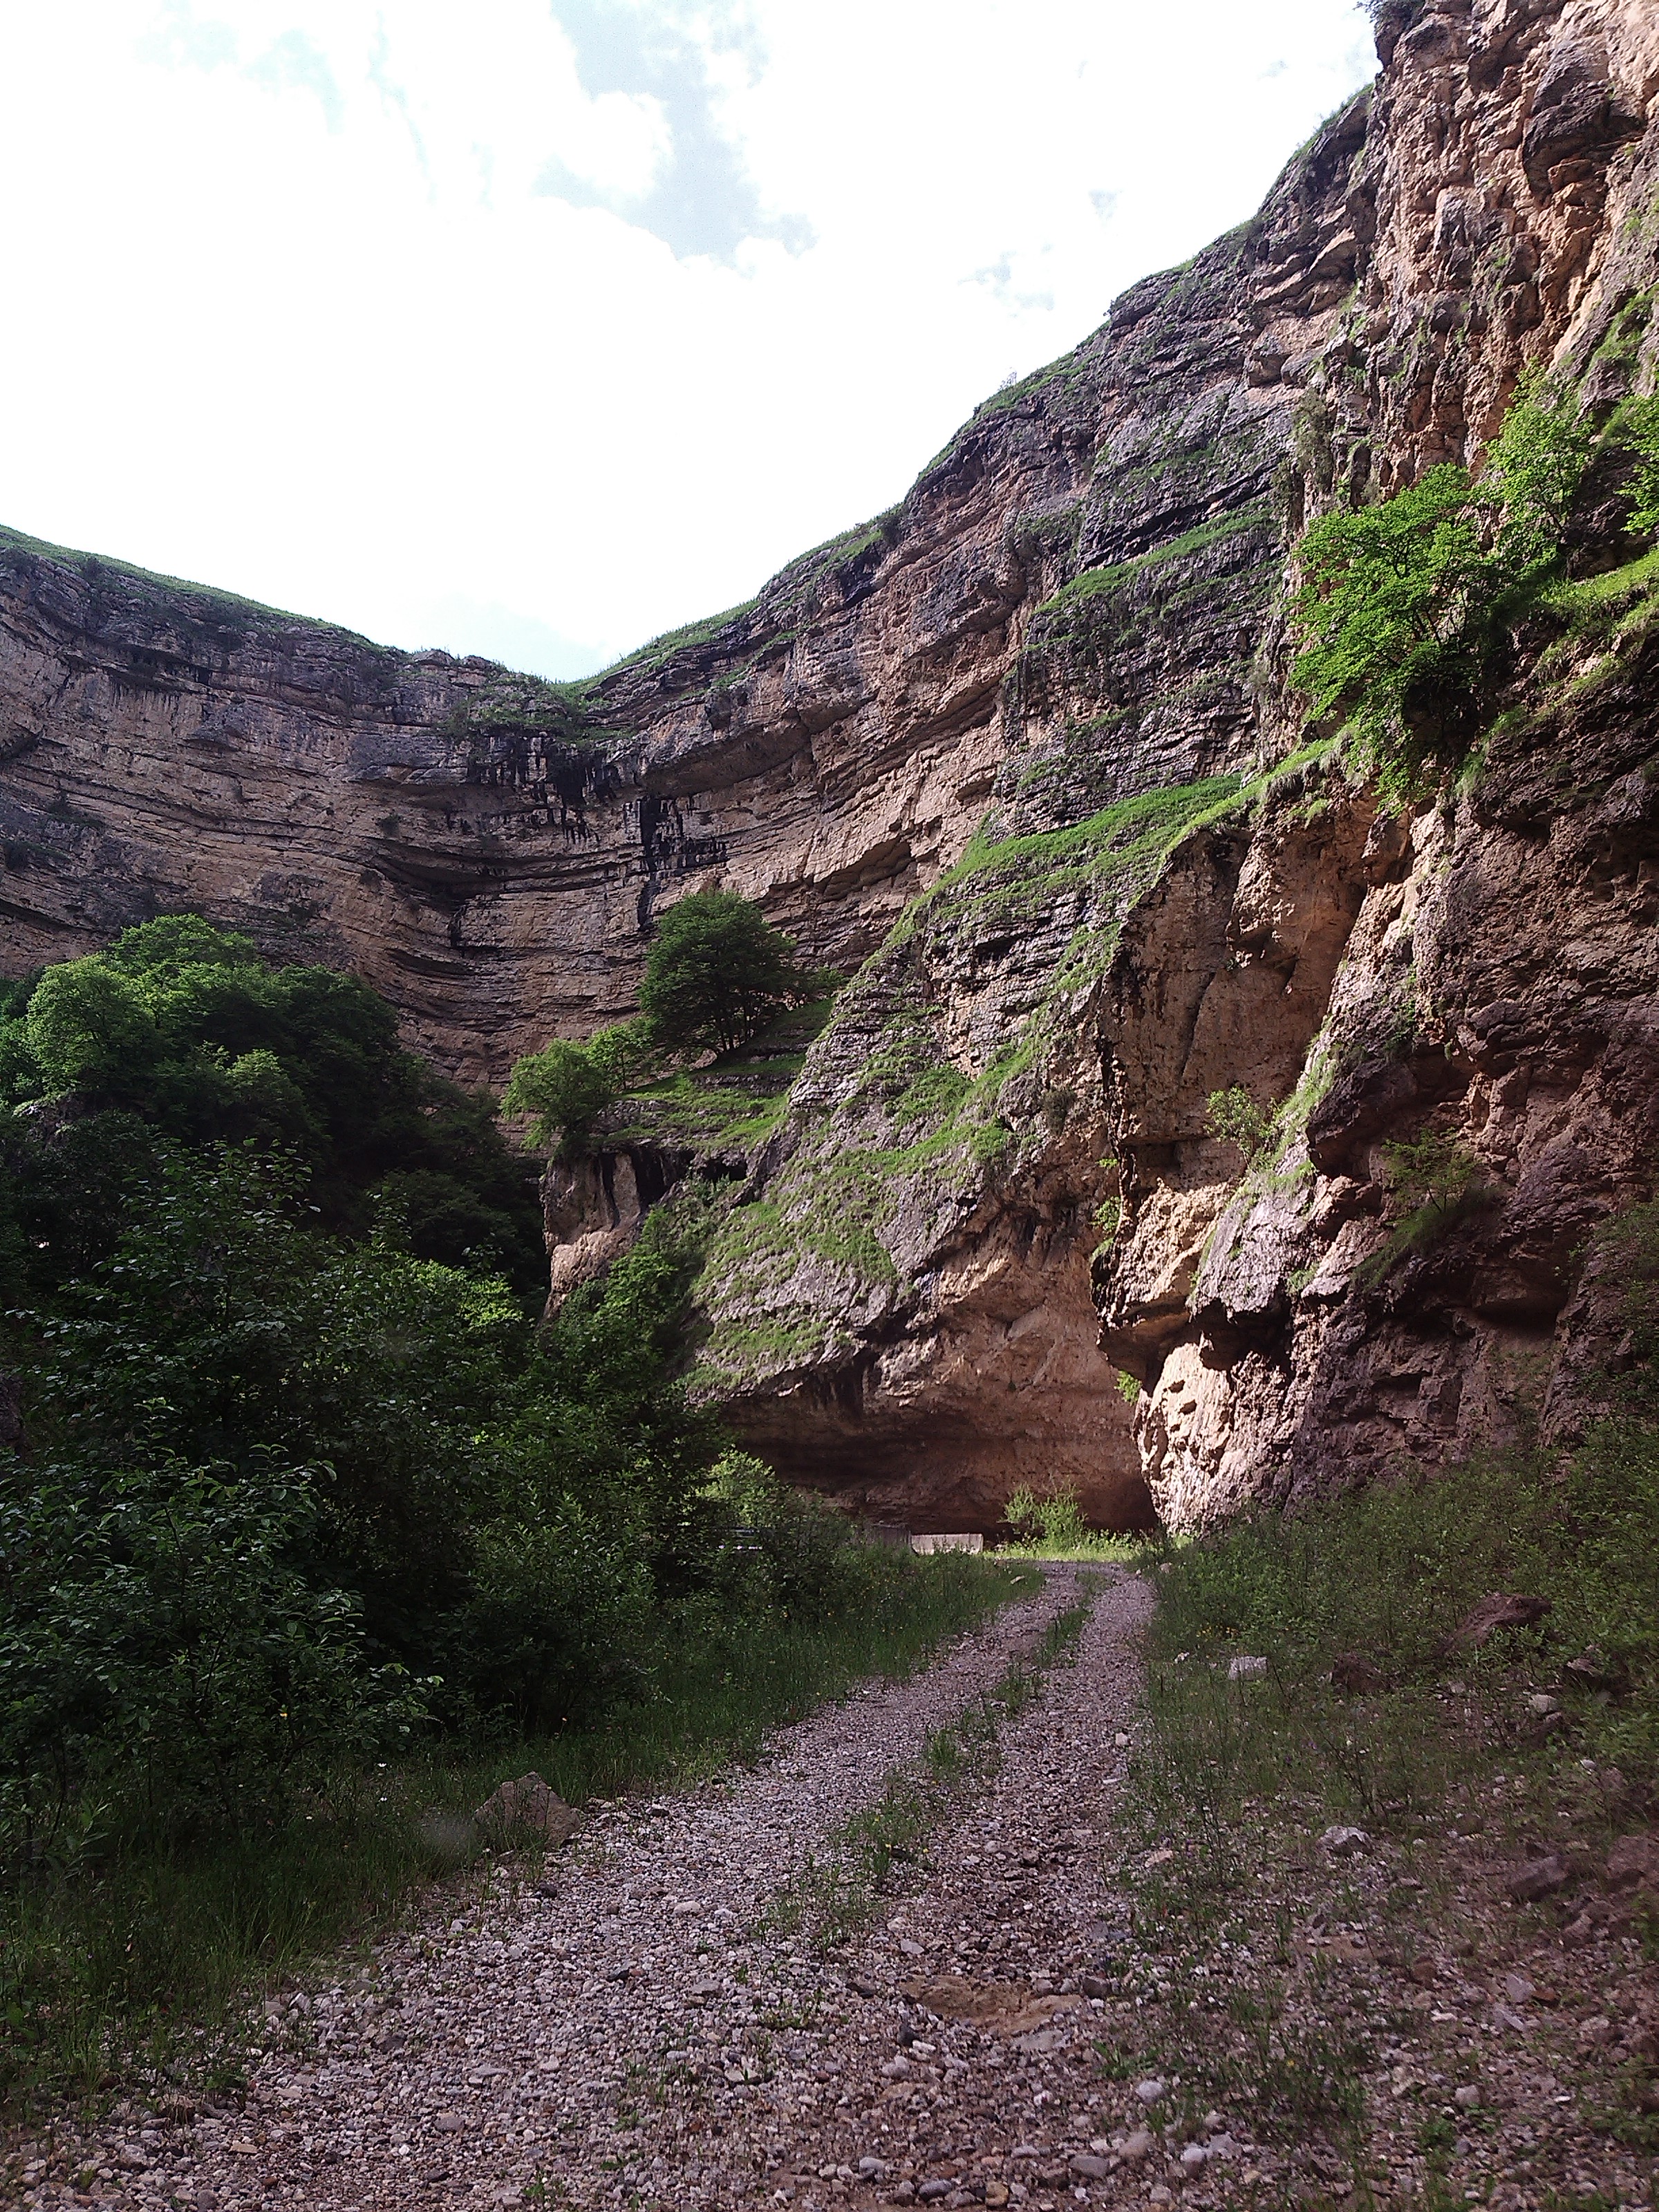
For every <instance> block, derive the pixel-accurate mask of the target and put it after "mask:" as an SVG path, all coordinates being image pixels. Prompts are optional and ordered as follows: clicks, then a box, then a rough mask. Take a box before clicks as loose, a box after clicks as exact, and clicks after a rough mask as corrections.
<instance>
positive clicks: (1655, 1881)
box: [1607, 1829, 1659, 1890]
mask: <svg viewBox="0 0 1659 2212" xmlns="http://www.w3.org/2000/svg"><path fill="white" fill-rule="evenodd" d="M1607 1887H1608V1888H1609V1889H1615V1890H1626V1889H1659V1834H1656V1833H1655V1832H1653V1831H1652V1830H1651V1829H1650V1830H1648V1831H1646V1832H1644V1833H1643V1834H1640V1835H1635V1836H1620V1838H1619V1840H1618V1842H1617V1843H1616V1844H1614V1845H1613V1849H1612V1850H1610V1851H1609V1852H1608V1853H1607Z"/></svg>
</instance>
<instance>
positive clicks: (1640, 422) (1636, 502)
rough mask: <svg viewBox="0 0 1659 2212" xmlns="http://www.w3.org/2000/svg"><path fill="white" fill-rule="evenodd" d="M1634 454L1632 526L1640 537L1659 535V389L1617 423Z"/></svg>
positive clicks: (1631, 406)
mask: <svg viewBox="0 0 1659 2212" xmlns="http://www.w3.org/2000/svg"><path fill="white" fill-rule="evenodd" d="M1616 427H1617V431H1618V435H1619V438H1620V443H1621V444H1622V445H1623V446H1624V447H1626V450H1627V451H1628V452H1629V453H1630V455H1631V458H1632V470H1631V483H1630V501H1631V513H1630V526H1631V528H1632V530H1633V531H1635V532H1636V533H1637V535H1638V537H1642V538H1652V537H1655V536H1656V535H1659V392H1656V393H1655V394H1654V395H1653V396H1652V397H1651V398H1647V399H1635V400H1632V401H1631V403H1630V404H1629V405H1628V406H1627V407H1626V408H1625V409H1624V410H1623V414H1622V417H1621V419H1620V422H1618V424H1617V426H1616Z"/></svg>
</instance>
